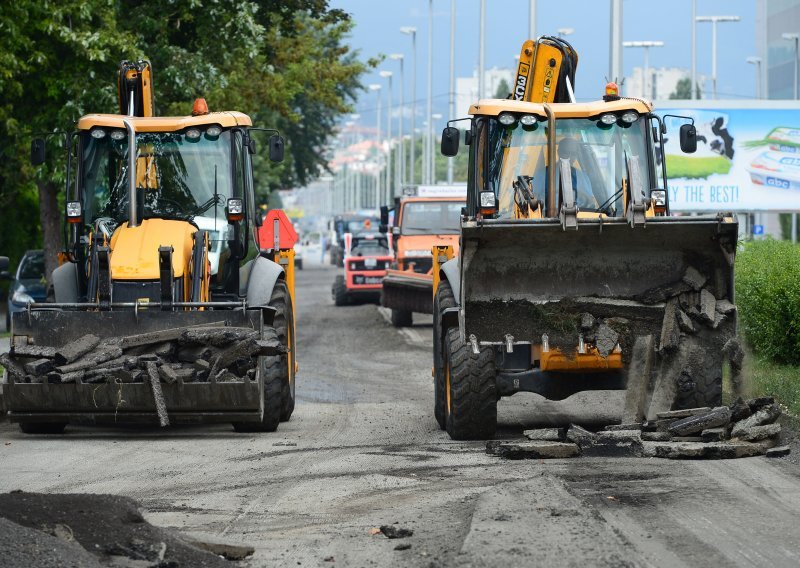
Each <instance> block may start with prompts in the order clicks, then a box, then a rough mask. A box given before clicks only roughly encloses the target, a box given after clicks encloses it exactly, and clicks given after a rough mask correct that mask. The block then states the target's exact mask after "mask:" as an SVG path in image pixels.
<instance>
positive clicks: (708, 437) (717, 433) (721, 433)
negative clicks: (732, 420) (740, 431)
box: [700, 428, 728, 443]
mask: <svg viewBox="0 0 800 568" xmlns="http://www.w3.org/2000/svg"><path fill="white" fill-rule="evenodd" d="M727 438H728V429H727V428H708V429H706V430H703V431H702V432H700V439H701V440H702V441H703V442H706V443H708V442H721V441H723V440H725V439H727Z"/></svg>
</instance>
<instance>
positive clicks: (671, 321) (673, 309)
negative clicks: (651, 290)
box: [658, 298, 681, 353]
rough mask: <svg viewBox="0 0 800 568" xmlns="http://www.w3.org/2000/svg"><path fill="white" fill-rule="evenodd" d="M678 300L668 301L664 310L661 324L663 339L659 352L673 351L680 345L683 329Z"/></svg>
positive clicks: (660, 342)
mask: <svg viewBox="0 0 800 568" xmlns="http://www.w3.org/2000/svg"><path fill="white" fill-rule="evenodd" d="M679 310H680V308H679V307H678V300H676V299H674V298H673V299H672V300H670V301H669V302H667V307H666V309H665V310H664V320H663V322H662V324H661V339H660V341H659V346H658V349H659V352H661V353H664V352H671V351H674V350H675V349H676V348H677V347H678V343H679V342H680V340H681V330H680V327H679V326H678V311H679Z"/></svg>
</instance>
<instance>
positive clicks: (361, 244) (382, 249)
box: [352, 239, 389, 256]
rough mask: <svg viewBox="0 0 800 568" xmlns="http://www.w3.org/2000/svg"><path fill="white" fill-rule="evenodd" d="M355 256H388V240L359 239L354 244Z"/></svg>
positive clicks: (353, 251) (353, 252)
mask: <svg viewBox="0 0 800 568" xmlns="http://www.w3.org/2000/svg"><path fill="white" fill-rule="evenodd" d="M352 254H353V256H386V255H388V254H389V245H388V244H387V242H386V239H358V240H356V241H355V242H354V243H353V250H352Z"/></svg>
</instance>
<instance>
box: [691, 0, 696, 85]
mask: <svg viewBox="0 0 800 568" xmlns="http://www.w3.org/2000/svg"><path fill="white" fill-rule="evenodd" d="M690 91H691V93H692V96H691V97H690V98H691V99H692V100H695V99H696V98H697V0H692V88H691V90H690Z"/></svg>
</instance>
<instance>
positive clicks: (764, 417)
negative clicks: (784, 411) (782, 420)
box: [731, 404, 781, 436]
mask: <svg viewBox="0 0 800 568" xmlns="http://www.w3.org/2000/svg"><path fill="white" fill-rule="evenodd" d="M780 415H781V409H780V407H779V406H778V405H777V404H771V405H770V406H767V407H765V408H762V409H761V410H759V411H758V412H756V413H755V414H753V415H752V416H750V417H749V418H745V419H744V420H742V421H741V422H737V423H736V425H735V426H734V427H733V430H732V431H731V435H732V436H738V435H739V433H741V432H744V431H745V430H747V429H748V428H752V427H753V426H761V425H763V424H772V423H773V422H775V421H776V420H777V419H778V416H780Z"/></svg>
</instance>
